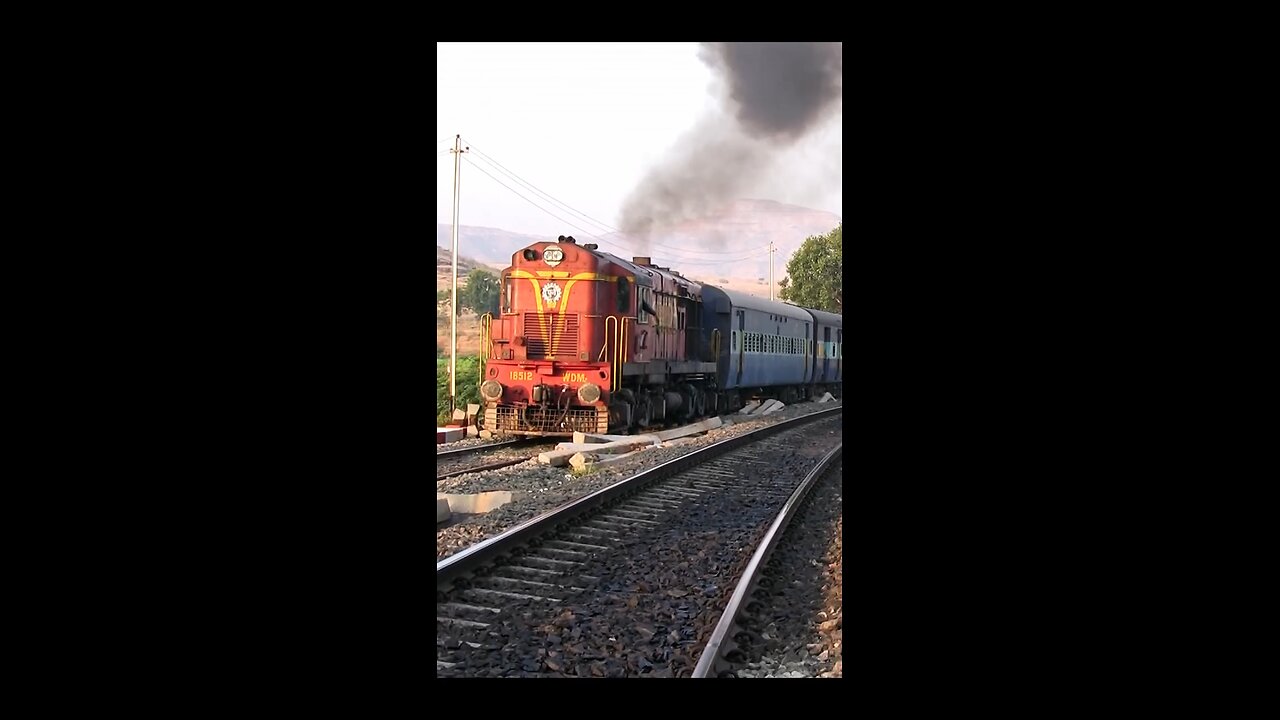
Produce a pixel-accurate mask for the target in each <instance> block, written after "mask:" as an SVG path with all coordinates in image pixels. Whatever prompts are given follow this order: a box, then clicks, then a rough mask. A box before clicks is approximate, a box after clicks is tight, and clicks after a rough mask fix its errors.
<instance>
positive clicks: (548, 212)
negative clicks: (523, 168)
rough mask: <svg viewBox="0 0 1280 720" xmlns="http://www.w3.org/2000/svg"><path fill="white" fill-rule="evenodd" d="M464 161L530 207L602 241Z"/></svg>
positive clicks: (467, 159) (471, 163) (466, 159)
mask: <svg viewBox="0 0 1280 720" xmlns="http://www.w3.org/2000/svg"><path fill="white" fill-rule="evenodd" d="M463 161H465V162H466V163H467V164H468V165H470V166H471V167H473V168H475V169H477V170H479V171H480V172H482V173H484V174H485V175H487V176H488V177H489V179H490V180H493V181H494V182H496V183H498V184H499V185H501V186H502V187H504V188H506V189H508V190H510V191H511V192H513V193H515V195H516V197H518V198H520V199H521V200H524V201H525V202H527V203H529V204H530V205H532V206H534V207H536V208H538V209H539V210H541V211H542V212H544V213H546V214H548V215H550V216H551V217H553V218H555V219H557V220H559V221H560V222H562V223H564V224H566V225H568V226H569V227H571V228H575V229H578V230H581V231H582V232H584V233H586V234H587V235H589V236H591V237H593V238H596V239H597V240H599V239H601V238H600V237H599V236H597V235H596V234H595V233H593V232H591V231H590V230H586V229H583V228H580V227H578V226H577V225H574V224H573V223H571V222H569V221H568V220H565V219H564V218H562V217H560V216H559V215H556V214H555V213H553V212H551V211H550V210H548V209H546V208H544V207H542V206H541V205H539V204H538V203H536V202H534V201H532V200H530V199H529V198H527V197H525V196H524V195H521V194H520V193H519V192H516V191H515V190H514V189H513V188H512V187H511V186H510V185H508V184H506V183H504V182H502V181H501V180H499V179H498V178H496V177H494V176H493V175H490V174H489V172H488V171H487V170H485V169H484V168H482V167H480V166H479V165H477V164H475V163H473V162H471V159H470V158H465V157H464V158H463Z"/></svg>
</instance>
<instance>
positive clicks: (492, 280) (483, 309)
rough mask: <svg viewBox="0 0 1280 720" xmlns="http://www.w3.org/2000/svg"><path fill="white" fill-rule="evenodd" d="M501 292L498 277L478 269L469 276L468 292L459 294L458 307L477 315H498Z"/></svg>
mask: <svg viewBox="0 0 1280 720" xmlns="http://www.w3.org/2000/svg"><path fill="white" fill-rule="evenodd" d="M501 292H502V291H501V288H500V287H499V285H498V278H497V276H495V275H494V274H493V273H491V272H485V271H484V270H481V269H480V268H476V269H474V270H472V271H471V274H470V275H467V288H466V290H463V291H459V292H458V305H461V306H463V307H469V308H471V309H472V310H473V311H475V314H477V315H483V314H485V313H493V314H494V315H497V314H498V300H499V299H500V298H501Z"/></svg>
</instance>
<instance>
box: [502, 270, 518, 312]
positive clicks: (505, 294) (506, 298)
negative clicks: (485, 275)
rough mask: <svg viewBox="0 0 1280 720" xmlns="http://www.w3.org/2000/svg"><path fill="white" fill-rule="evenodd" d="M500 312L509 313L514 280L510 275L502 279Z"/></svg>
mask: <svg viewBox="0 0 1280 720" xmlns="http://www.w3.org/2000/svg"><path fill="white" fill-rule="evenodd" d="M502 284H503V289H502V313H503V314H504V315H509V314H511V298H512V296H513V295H515V285H516V283H515V280H513V279H512V278H511V276H510V275H508V276H506V277H504V278H503V279H502Z"/></svg>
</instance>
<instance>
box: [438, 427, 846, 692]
mask: <svg viewBox="0 0 1280 720" xmlns="http://www.w3.org/2000/svg"><path fill="white" fill-rule="evenodd" d="M840 412H841V408H833V409H832V410H829V411H822V412H818V413H814V414H811V415H807V416H804V417H801V418H796V419H794V420H790V421H786V422H782V423H777V424H775V425H771V426H768V427H765V428H762V429H760V430H757V431H754V432H751V433H747V434H744V435H740V436H737V437H734V438H731V439H729V440H726V441H724V442H721V443H717V444H715V445H712V446H709V447H706V448H703V449H702V450H699V451H697V452H694V453H690V454H688V455H685V456H683V457H680V458H678V459H675V460H672V461H670V462H668V463H665V464H663V465H660V466H658V467H655V468H652V469H651V470H648V471H646V472H643V473H640V474H639V475H636V476H634V477H632V478H630V479H628V480H624V481H622V482H619V483H617V484H615V485H612V486H610V487H608V488H605V489H603V490H600V491H598V492H596V493H594V494H592V495H589V496H587V497H584V498H581V499H579V500H577V501H575V502H573V503H570V504H569V505H566V506H564V507H562V508H560V509H558V510H555V511H552V512H549V513H546V514H544V515H543V516H540V517H538V518H535V519H534V520H531V521H529V522H527V523H525V524H523V525H520V526H518V527H516V528H513V529H511V530H509V531H507V532H505V533H503V534H502V535H499V536H497V537H494V538H491V539H489V540H486V541H484V542H482V543H480V544H478V545H475V546H473V547H471V548H468V549H467V550H464V551H462V552H460V553H457V554H455V555H453V556H451V557H449V558H447V559H445V560H443V561H441V562H438V563H437V564H436V588H437V597H436V600H437V603H436V645H437V654H436V672H437V675H440V676H545V675H570V676H578V677H628V676H654V677H673V676H682V677H687V676H690V675H691V674H692V672H693V670H694V663H695V662H696V660H697V657H698V655H699V653H700V652H701V650H702V647H703V644H704V643H705V642H706V641H707V640H708V639H709V637H710V636H711V633H712V631H713V629H714V626H715V623H716V621H717V620H718V619H719V618H720V616H721V614H722V612H723V609H724V606H725V604H726V603H727V602H728V600H729V598H730V593H731V592H732V590H733V587H734V582H735V581H736V578H737V577H738V574H739V573H740V572H741V571H742V569H743V568H744V567H745V565H746V563H747V561H748V559H749V557H750V552H751V550H752V549H753V548H754V547H755V543H756V542H757V541H758V540H759V538H760V537H761V536H763V535H764V533H765V531H766V529H767V528H768V527H769V523H770V520H771V519H772V518H773V515H774V513H775V512H776V511H777V510H778V508H780V507H782V506H783V505H784V504H786V502H787V499H788V497H790V496H791V494H792V492H793V491H794V490H795V488H796V486H797V484H799V482H800V480H801V478H803V477H804V476H805V473H806V472H807V471H808V470H809V469H810V468H812V466H813V465H814V464H815V463H816V462H818V461H819V460H820V459H821V458H822V457H823V456H824V455H829V452H830V451H831V447H832V446H833V445H838V444H839V442H840V438H839V430H840V424H839V423H840Z"/></svg>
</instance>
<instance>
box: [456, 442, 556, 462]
mask: <svg viewBox="0 0 1280 720" xmlns="http://www.w3.org/2000/svg"><path fill="white" fill-rule="evenodd" d="M545 442H547V439H546V438H517V439H515V440H506V441H504V442H496V443H487V444H485V445H472V446H471V447H464V448H458V449H457V450H445V451H444V452H438V453H436V459H437V460H438V459H440V458H460V457H466V456H467V455H474V454H476V453H481V452H485V451H486V450H496V449H499V448H509V447H524V446H525V445H537V444H539V443H545Z"/></svg>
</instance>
